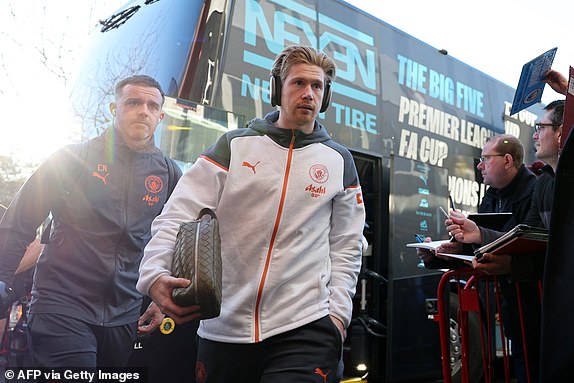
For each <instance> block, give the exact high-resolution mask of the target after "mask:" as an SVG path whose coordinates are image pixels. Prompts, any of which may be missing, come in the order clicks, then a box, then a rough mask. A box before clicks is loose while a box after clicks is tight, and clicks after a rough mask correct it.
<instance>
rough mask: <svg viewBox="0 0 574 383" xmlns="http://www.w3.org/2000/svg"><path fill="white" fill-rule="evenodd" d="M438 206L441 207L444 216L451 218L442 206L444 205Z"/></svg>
mask: <svg viewBox="0 0 574 383" xmlns="http://www.w3.org/2000/svg"><path fill="white" fill-rule="evenodd" d="M438 208H439V209H440V211H442V213H443V214H444V216H445V217H446V218H447V219H448V218H449V216H448V213H447V212H446V211H445V210H444V209H443V208H442V206H439V207H438Z"/></svg>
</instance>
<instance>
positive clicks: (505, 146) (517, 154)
mask: <svg viewBox="0 0 574 383" xmlns="http://www.w3.org/2000/svg"><path fill="white" fill-rule="evenodd" d="M489 141H492V142H493V143H494V147H493V149H494V150H496V151H497V152H499V153H501V154H510V155H511V156H512V163H513V164H514V167H515V168H517V169H518V168H520V167H521V166H522V162H523V161H524V145H522V142H520V140H519V139H518V138H517V137H515V136H513V135H511V134H498V135H496V136H494V137H490V138H489V139H487V140H486V142H489Z"/></svg>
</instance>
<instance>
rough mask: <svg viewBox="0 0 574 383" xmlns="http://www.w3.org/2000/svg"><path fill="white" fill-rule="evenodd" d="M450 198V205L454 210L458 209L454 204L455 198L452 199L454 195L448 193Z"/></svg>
mask: <svg viewBox="0 0 574 383" xmlns="http://www.w3.org/2000/svg"><path fill="white" fill-rule="evenodd" d="M448 200H449V201H450V206H451V207H452V210H456V205H455V204H454V200H453V199H452V196H451V195H450V194H449V195H448Z"/></svg>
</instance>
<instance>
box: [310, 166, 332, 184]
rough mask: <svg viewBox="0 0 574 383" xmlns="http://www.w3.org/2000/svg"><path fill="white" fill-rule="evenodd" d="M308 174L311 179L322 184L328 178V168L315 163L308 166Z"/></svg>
mask: <svg viewBox="0 0 574 383" xmlns="http://www.w3.org/2000/svg"><path fill="white" fill-rule="evenodd" d="M309 176H310V177H311V179H312V180H313V181H315V182H317V183H319V184H323V183H325V182H327V180H328V179H329V170H328V169H327V167H326V166H325V165H321V164H315V165H313V166H311V168H309Z"/></svg>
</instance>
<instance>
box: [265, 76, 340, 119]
mask: <svg viewBox="0 0 574 383" xmlns="http://www.w3.org/2000/svg"><path fill="white" fill-rule="evenodd" d="M269 90H270V94H271V97H270V98H271V106H281V77H279V76H277V75H273V76H271V79H270V80H269ZM330 103H331V81H328V80H327V82H326V84H325V89H324V90H323V99H322V100H321V109H320V110H319V113H323V112H325V111H326V110H327V108H328V107H329V104H330Z"/></svg>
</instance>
